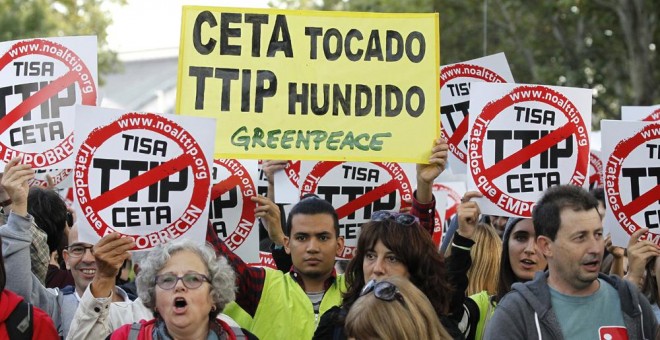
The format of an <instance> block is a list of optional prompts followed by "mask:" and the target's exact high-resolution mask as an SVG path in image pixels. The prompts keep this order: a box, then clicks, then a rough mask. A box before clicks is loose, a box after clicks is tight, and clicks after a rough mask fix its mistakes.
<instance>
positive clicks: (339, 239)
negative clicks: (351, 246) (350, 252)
mask: <svg viewBox="0 0 660 340" xmlns="http://www.w3.org/2000/svg"><path fill="white" fill-rule="evenodd" d="M343 253H344V236H339V237H337V253H336V255H337V256H342V254H343Z"/></svg>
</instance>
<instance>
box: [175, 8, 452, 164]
mask: <svg viewBox="0 0 660 340" xmlns="http://www.w3.org/2000/svg"><path fill="white" fill-rule="evenodd" d="M180 46H181V47H180V51H179V73H178V87H177V103H176V108H177V113H178V114H182V115H191V116H201V117H212V118H216V122H217V123H216V142H215V157H216V158H241V159H242V158H262V159H306V160H337V161H348V160H351V161H397V162H417V163H423V162H427V160H428V157H429V155H430V154H429V152H430V151H429V150H430V146H431V144H432V140H433V139H434V138H436V137H437V136H439V130H440V123H439V114H438V112H439V107H440V102H439V82H438V76H439V65H440V60H439V59H440V47H439V46H440V44H439V19H438V14H380V13H378V14H377V13H351V12H319V11H286V10H273V9H242V8H219V7H199V6H184V7H183V19H182V28H181V45H180Z"/></svg>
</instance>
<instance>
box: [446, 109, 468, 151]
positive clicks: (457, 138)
mask: <svg viewBox="0 0 660 340" xmlns="http://www.w3.org/2000/svg"><path fill="white" fill-rule="evenodd" d="M469 120H470V119H469V118H468V116H465V117H463V120H462V121H461V123H460V124H458V127H457V128H456V130H454V134H453V135H451V138H449V140H448V141H447V143H448V144H451V145H455V146H456V147H458V145H459V144H460V143H461V141H462V140H463V137H465V134H466V133H467V130H468V121H469Z"/></svg>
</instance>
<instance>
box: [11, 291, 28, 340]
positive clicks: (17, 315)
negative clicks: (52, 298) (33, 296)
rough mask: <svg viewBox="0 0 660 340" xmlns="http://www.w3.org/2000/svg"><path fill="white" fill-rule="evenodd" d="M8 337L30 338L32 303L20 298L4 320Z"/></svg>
mask: <svg viewBox="0 0 660 340" xmlns="http://www.w3.org/2000/svg"><path fill="white" fill-rule="evenodd" d="M5 324H6V327H7V334H8V335H9V339H32V332H33V325H32V305H31V304H29V303H27V302H25V300H21V302H20V303H19V304H18V305H16V308H14V310H13V311H12V312H11V314H9V317H8V318H7V320H6V321H5Z"/></svg>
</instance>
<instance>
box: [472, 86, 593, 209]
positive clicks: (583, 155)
mask: <svg viewBox="0 0 660 340" xmlns="http://www.w3.org/2000/svg"><path fill="white" fill-rule="evenodd" d="M532 91H537V92H540V93H541V95H540V96H538V98H533V99H532V98H531V97H527V98H524V96H523V95H521V93H523V92H524V93H532ZM548 97H550V98H548ZM514 98H516V99H514ZM553 99H556V102H555V101H553ZM527 101H537V102H541V103H545V104H547V105H550V106H552V107H554V108H555V109H557V110H558V111H560V112H562V113H563V114H564V115H565V116H566V118H567V119H568V123H566V124H565V125H564V126H562V127H559V128H557V129H556V130H554V131H552V132H550V133H549V134H547V135H545V136H543V137H541V138H540V139H538V140H537V141H535V142H533V143H531V144H530V145H528V146H527V147H525V148H523V149H521V150H519V151H517V152H515V153H514V154H512V155H510V156H509V157H507V158H505V159H503V160H502V161H500V162H497V163H496V164H494V165H493V166H491V167H490V168H488V169H486V166H485V164H484V160H483V157H479V158H475V159H470V166H471V167H473V168H474V169H472V170H471V171H470V175H471V176H472V178H473V179H474V182H475V183H480V182H479V179H480V178H482V177H483V178H484V179H485V183H486V184H487V185H488V187H490V188H492V189H493V190H494V191H495V195H493V196H491V195H490V194H489V193H488V191H487V190H484V187H485V186H486V185H482V186H478V188H479V191H480V192H481V193H482V194H483V195H484V197H487V198H489V199H490V201H491V202H493V203H495V204H497V199H496V198H497V197H502V196H503V195H505V196H507V197H510V198H511V199H512V200H514V202H516V203H517V202H525V203H526V204H528V206H529V207H532V206H533V205H534V202H526V201H522V200H519V199H516V198H515V197H512V196H510V195H507V194H505V193H504V192H503V191H502V190H501V189H500V188H498V187H497V186H496V185H495V184H494V183H493V181H494V180H495V179H496V178H498V177H500V176H502V175H503V174H505V173H506V172H508V171H509V170H511V169H513V168H515V167H517V166H520V165H521V164H523V163H525V162H527V161H528V160H530V159H531V158H532V157H534V156H536V155H539V154H540V153H542V152H544V151H546V150H548V149H549V148H550V147H552V146H553V145H556V144H557V143H559V142H561V141H563V140H565V139H567V138H569V137H570V136H572V135H574V134H575V135H576V137H578V136H579V135H580V134H585V135H586V133H587V131H588V130H587V127H586V126H585V124H584V120H582V117H581V116H580V113H579V112H578V110H577V108H576V107H575V105H574V104H573V103H572V102H571V101H570V100H568V98H566V97H565V96H564V95H563V94H561V93H559V92H557V91H555V90H553V89H550V88H548V87H545V86H519V87H516V88H515V89H513V91H511V92H510V93H508V94H506V95H505V96H504V97H502V98H500V99H498V100H495V101H492V102H490V103H488V104H486V105H485V106H484V108H483V110H482V111H481V113H480V114H479V115H478V116H477V122H481V124H480V125H479V124H476V123H475V124H474V126H473V128H472V131H471V135H470V137H469V138H470V140H478V141H477V142H475V144H476V153H477V154H479V155H483V143H484V140H485V138H482V137H483V136H485V135H486V134H485V131H484V130H486V128H487V127H488V125H489V124H490V122H491V121H492V120H493V119H495V117H497V115H498V114H499V113H500V112H502V111H504V109H506V108H508V107H511V106H512V105H514V104H518V103H521V102H527ZM559 103H562V104H563V105H560V104H559ZM568 111H570V112H568ZM571 114H572V115H573V117H571V116H570V115H571ZM571 120H575V124H573V123H572V122H571ZM576 144H577V145H578V146H577V148H578V149H577V151H578V152H577V162H576V165H575V171H573V174H572V175H571V179H570V181H569V184H572V185H576V186H582V185H583V184H584V181H585V180H586V174H587V170H588V167H589V162H588V157H589V143H584V144H583V145H580V144H581V143H580V142H579V141H578V142H577V143H576ZM497 206H498V207H500V209H502V210H504V211H507V212H509V213H512V214H514V215H519V213H518V212H516V211H514V210H513V209H509V208H507V207H506V206H503V205H501V204H497ZM511 206H515V204H514V205H511ZM523 217H531V209H528V210H527V212H526V213H525V215H524V216H523Z"/></svg>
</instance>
